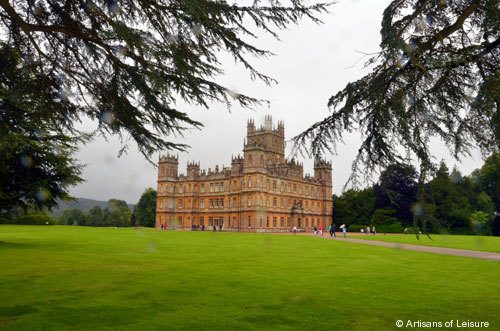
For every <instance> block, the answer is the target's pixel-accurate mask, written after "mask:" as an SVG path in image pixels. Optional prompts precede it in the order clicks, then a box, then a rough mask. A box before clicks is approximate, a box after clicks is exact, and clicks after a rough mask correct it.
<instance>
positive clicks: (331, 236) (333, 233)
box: [330, 223, 337, 238]
mask: <svg viewBox="0 0 500 331" xmlns="http://www.w3.org/2000/svg"><path fill="white" fill-rule="evenodd" d="M333 237H335V238H337V235H336V234H335V224H333V223H332V224H330V238H333Z"/></svg>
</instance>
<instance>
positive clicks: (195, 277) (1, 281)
mask: <svg viewBox="0 0 500 331" xmlns="http://www.w3.org/2000/svg"><path fill="white" fill-rule="evenodd" d="M0 266H1V267H0V330H33V329H37V330H40V329H43V330H61V329H68V330H69V329H72V330H75V329H79V330H81V329H88V330H91V329H92V330H94V329H99V330H117V329H128V330H155V329H169V330H180V329H191V330H206V329H212V330H225V329H238V330H251V329H259V330H262V329H266V330H286V329H288V330H319V329H323V330H345V329H355V330H381V329H398V328H396V326H395V322H396V320H400V319H401V320H404V321H405V323H406V321H407V320H412V321H418V320H421V321H449V320H451V319H453V320H457V319H458V320H460V321H467V320H470V321H487V322H489V323H490V329H497V330H498V329H499V328H500V315H499V314H498V303H499V301H500V282H499V281H498V275H499V274H500V263H498V262H494V261H486V260H480V259H473V258H466V257H457V256H445V255H438V254H431V253H422V252H414V251H406V250H398V249H392V248H386V247H377V246H368V245H360V244H355V243H348V242H342V241H334V240H325V239H321V238H314V237H310V236H293V235H269V234H241V233H212V232H203V233H201V232H180V231H178V232H170V231H155V230H150V229H148V230H134V229H131V228H122V229H114V228H87V227H70V226H50V227H45V226H38V227H37V226H11V225H10V226H9V225H3V226H0Z"/></svg>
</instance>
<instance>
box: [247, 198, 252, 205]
mask: <svg viewBox="0 0 500 331" xmlns="http://www.w3.org/2000/svg"><path fill="white" fill-rule="evenodd" d="M251 205H252V197H251V196H250V195H249V196H248V206H249V207H250V206H251Z"/></svg>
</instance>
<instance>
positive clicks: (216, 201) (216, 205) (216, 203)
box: [214, 199, 219, 208]
mask: <svg viewBox="0 0 500 331" xmlns="http://www.w3.org/2000/svg"><path fill="white" fill-rule="evenodd" d="M214 203H215V208H219V199H214Z"/></svg>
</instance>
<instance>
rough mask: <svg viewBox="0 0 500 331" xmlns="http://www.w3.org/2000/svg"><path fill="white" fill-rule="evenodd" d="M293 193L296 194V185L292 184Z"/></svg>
mask: <svg viewBox="0 0 500 331" xmlns="http://www.w3.org/2000/svg"><path fill="white" fill-rule="evenodd" d="M293 191H294V192H297V184H293Z"/></svg>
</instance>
